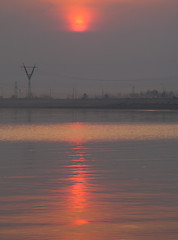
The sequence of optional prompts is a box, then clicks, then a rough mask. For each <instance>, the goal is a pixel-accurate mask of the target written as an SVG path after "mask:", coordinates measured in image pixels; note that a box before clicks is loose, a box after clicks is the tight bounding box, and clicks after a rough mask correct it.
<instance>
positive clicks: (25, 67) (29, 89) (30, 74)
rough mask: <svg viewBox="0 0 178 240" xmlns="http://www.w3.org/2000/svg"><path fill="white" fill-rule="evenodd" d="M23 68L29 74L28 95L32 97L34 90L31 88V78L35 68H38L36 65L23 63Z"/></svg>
mask: <svg viewBox="0 0 178 240" xmlns="http://www.w3.org/2000/svg"><path fill="white" fill-rule="evenodd" d="M22 67H23V69H24V70H25V73H26V75H27V78H28V94H27V97H28V98H31V97H32V90H31V78H32V76H33V74H34V71H35V69H37V66H36V65H34V66H33V67H27V66H25V65H24V64H23V66H22Z"/></svg>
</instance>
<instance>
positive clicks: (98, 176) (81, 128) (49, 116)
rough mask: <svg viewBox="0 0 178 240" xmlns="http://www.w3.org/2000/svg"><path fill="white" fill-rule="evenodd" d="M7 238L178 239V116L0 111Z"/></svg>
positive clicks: (1, 225) (2, 225) (1, 205)
mask: <svg viewBox="0 0 178 240" xmlns="http://www.w3.org/2000/svg"><path fill="white" fill-rule="evenodd" d="M0 216H1V218H0V239H1V240H25V239H27V240H30V239H33V240H60V239H61V240H108V239H111V240H115V239H116V240H177V239H178V112H166V111H163V112H161V111H109V110H107V111H105V110H101V111H99V110H96V111H92V110H86V111H84V110H39V109H38V110H0Z"/></svg>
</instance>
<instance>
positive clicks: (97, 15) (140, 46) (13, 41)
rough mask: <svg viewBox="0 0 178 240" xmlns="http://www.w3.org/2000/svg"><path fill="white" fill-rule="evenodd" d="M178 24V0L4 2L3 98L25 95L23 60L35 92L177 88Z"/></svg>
mask: <svg viewBox="0 0 178 240" xmlns="http://www.w3.org/2000/svg"><path fill="white" fill-rule="evenodd" d="M77 11H78V12H77ZM77 14H80V18H82V21H83V22H82V25H81V23H77V24H79V25H80V26H79V27H83V26H84V27H83V28H84V29H83V30H82V31H77V30H76V26H74V25H76V23H75V21H77V20H75V18H76V17H77ZM177 23H178V1H177V0H154V1H153V0H150V1H148V0H142V1H141V0H134V1H133V0H110V1H109V0H105V1H101V0H95V1H94V0H83V1H82V0H79V1H77V0H65V1H64V0H43V1H42V0H0V30H1V32H0V36H1V41H0V53H1V54H0V89H1V90H0V91H1V92H0V95H1V94H4V95H10V94H12V93H13V88H14V82H15V81H18V86H19V88H21V89H22V92H23V94H24V95H25V94H26V89H27V79H26V77H25V74H24V72H23V71H22V70H21V68H20V67H21V66H22V64H23V63H25V64H26V65H33V64H37V65H38V66H39V70H38V71H37V72H36V73H35V75H34V78H33V79H32V87H33V92H34V93H36V94H48V93H49V91H50V90H49V89H50V88H51V90H52V93H53V95H54V96H59V97H65V96H70V95H71V94H72V88H74V87H75V88H76V89H77V92H78V94H81V93H83V92H87V93H89V94H94V95H99V94H100V93H101V89H102V88H103V89H104V91H105V92H108V93H113V94H116V93H119V92H126V91H127V92H129V91H131V88H132V86H133V85H135V87H136V91H140V90H147V89H155V88H156V89H160V90H162V89H167V90H175V91H178V28H177ZM137 79H138V81H137ZM97 80H108V81H97ZM113 80H125V81H113ZM128 80H132V81H128Z"/></svg>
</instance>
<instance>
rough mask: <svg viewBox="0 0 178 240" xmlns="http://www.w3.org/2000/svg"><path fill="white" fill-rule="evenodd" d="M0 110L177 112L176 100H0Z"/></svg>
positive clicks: (177, 101) (177, 99) (177, 103)
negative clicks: (88, 109) (63, 109)
mask: <svg viewBox="0 0 178 240" xmlns="http://www.w3.org/2000/svg"><path fill="white" fill-rule="evenodd" d="M0 108H74V109H75V108H76V109H79V108H93V109H145V110H147V109H148V110H149V109H153V110H161V109H163V110H166V109H167V110H178V98H117V99H112V98H109V99H40V98H33V99H27V98H24V99H4V98H3V99H0Z"/></svg>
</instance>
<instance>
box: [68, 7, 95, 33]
mask: <svg viewBox="0 0 178 240" xmlns="http://www.w3.org/2000/svg"><path fill="white" fill-rule="evenodd" d="M68 22H69V30H70V31H73V32H85V31H88V30H89V29H90V27H91V14H90V13H89V11H88V9H86V8H71V9H70V11H69V14H68Z"/></svg>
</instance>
